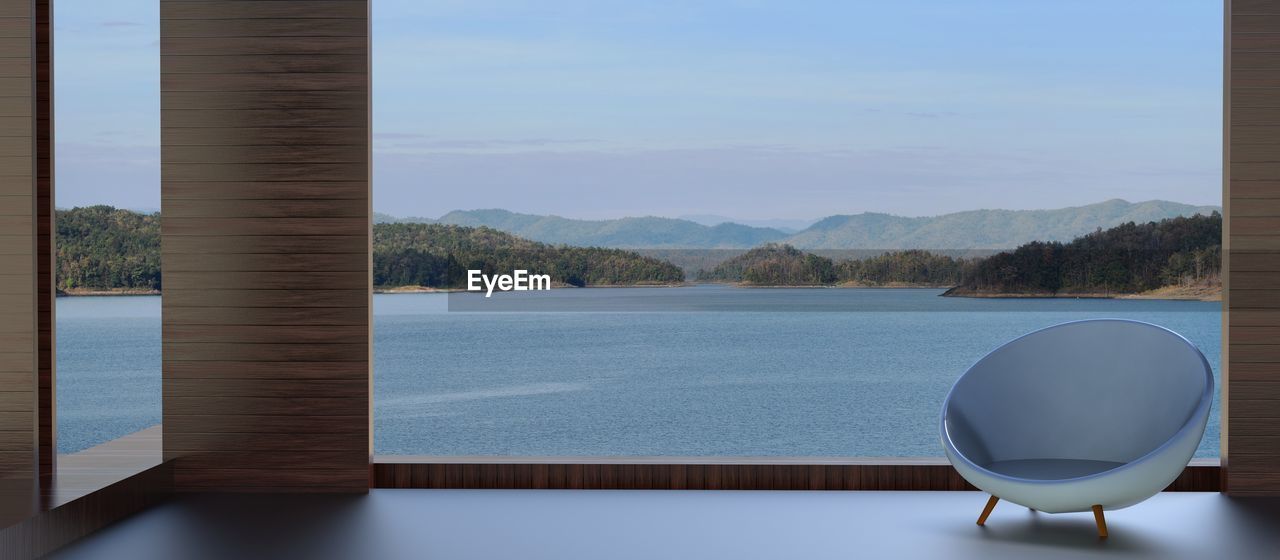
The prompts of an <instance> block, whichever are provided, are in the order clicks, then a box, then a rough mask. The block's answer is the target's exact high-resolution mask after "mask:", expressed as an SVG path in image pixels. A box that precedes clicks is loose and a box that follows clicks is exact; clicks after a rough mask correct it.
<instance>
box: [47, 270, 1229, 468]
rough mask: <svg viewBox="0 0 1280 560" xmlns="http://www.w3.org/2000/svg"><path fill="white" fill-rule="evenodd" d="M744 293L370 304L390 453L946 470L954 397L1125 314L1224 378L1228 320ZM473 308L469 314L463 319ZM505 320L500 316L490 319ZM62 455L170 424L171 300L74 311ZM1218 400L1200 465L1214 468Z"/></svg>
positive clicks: (1161, 306) (1109, 307)
mask: <svg viewBox="0 0 1280 560" xmlns="http://www.w3.org/2000/svg"><path fill="white" fill-rule="evenodd" d="M939 293H941V290H924V289H744V288H733V287H728V286H714V285H706V286H690V287H679V288H619V289H587V290H573V289H564V290H552V291H550V292H521V293H513V294H495V297H494V298H492V299H491V300H485V299H483V297H482V296H476V295H475V294H451V295H446V294H379V295H375V296H374V317H375V327H374V340H375V344H374V354H375V360H374V371H375V373H374V414H375V430H374V446H375V452H376V453H378V454H392V455H401V454H403V455H540V456H545V455H595V456H624V455H666V456H862V457H920V456H941V454H942V450H941V447H940V444H939V442H938V426H937V422H938V415H939V411H940V408H941V406H942V399H943V398H944V397H945V395H946V392H947V390H948V389H949V388H950V386H951V384H952V383H953V382H954V381H955V379H956V378H957V377H958V376H959V375H960V374H961V373H963V372H964V370H965V368H967V367H968V366H969V365H970V364H972V363H973V362H974V361H976V360H977V359H979V358H981V357H982V356H983V355H984V354H986V353H987V352H988V351H990V350H991V349H993V348H995V347H996V346H999V345H1000V344H1001V343H1003V342H1005V341H1007V340H1009V339H1011V338H1014V337H1016V336H1018V335H1020V334H1023V333H1025V332H1028V331H1031V330H1035V329H1038V328H1041V327H1045V326H1049V325H1052V324H1055V323H1059V322H1063V321H1070V320H1078V319H1086V318H1096V317H1122V318H1130V319H1137V320H1142V321H1149V322H1152V323H1156V324H1159V325H1163V326H1165V327H1168V328H1170V329H1173V330H1174V331H1177V332H1178V333H1180V334H1182V335H1183V336H1185V337H1187V338H1188V339H1189V340H1191V341H1192V342H1193V343H1195V344H1196V345H1197V346H1198V347H1200V349H1201V351H1203V352H1204V353H1205V356H1206V357H1207V358H1208V359H1209V362H1210V363H1211V364H1212V365H1213V366H1214V369H1215V373H1216V371H1217V370H1218V365H1219V361H1220V350H1221V348H1220V347H1221V305H1220V304H1219V303H1217V302H1192V301H1159V300H1076V299H1036V300H994V299H966V298H942V297H938V294H939ZM460 310H468V311H460ZM489 310H496V312H487V311H489ZM57 359H58V364H57V366H58V422H59V433H58V437H59V442H58V443H59V451H61V452H64V453H66V452H74V451H77V450H80V449H84V448H85V447H88V446H91V445H94V444H96V443H100V442H102V441H106V440H108V439H112V438H115V437H119V436H121V435H124V434H127V433H130V432H133V431H136V430H138V429H141V428H144V427H147V426H150V425H154V424H156V423H158V422H159V421H160V298H159V297H74V298H58V343H57ZM1218 433H1219V431H1218V413H1217V401H1216V400H1215V405H1214V412H1213V415H1212V417H1211V420H1210V425H1209V429H1208V430H1207V432H1206V435H1205V439H1204V441H1203V442H1202V444H1201V446H1200V450H1199V452H1198V453H1197V456H1198V457H1216V456H1217V455H1218Z"/></svg>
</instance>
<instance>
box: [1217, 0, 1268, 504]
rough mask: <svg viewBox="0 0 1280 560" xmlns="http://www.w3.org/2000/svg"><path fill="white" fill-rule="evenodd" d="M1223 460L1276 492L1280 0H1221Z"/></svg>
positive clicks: (1240, 487) (1247, 482)
mask: <svg viewBox="0 0 1280 560" xmlns="http://www.w3.org/2000/svg"><path fill="white" fill-rule="evenodd" d="M1226 16H1227V17H1226V33H1225V35H1226V39H1225V50H1226V56H1225V58H1224V61H1225V62H1224V68H1225V81H1226V84H1225V86H1226V91H1225V95H1224V106H1225V107H1224V111H1223V113H1224V125H1225V127H1226V138H1225V142H1224V156H1225V160H1226V161H1225V164H1224V173H1225V181H1224V183H1225V186H1224V188H1225V190H1226V193H1225V196H1224V198H1225V201H1224V210H1225V218H1226V221H1225V223H1224V226H1225V231H1226V235H1225V237H1226V238H1225V239H1224V245H1223V247H1224V248H1225V249H1226V251H1225V257H1224V258H1225V259H1226V260H1225V261H1224V263H1223V264H1224V270H1225V276H1224V279H1223V282H1224V287H1225V288H1226V290H1225V291H1224V301H1223V306H1224V309H1225V314H1226V316H1225V319H1224V324H1223V334H1224V342H1225V347H1224V348H1223V362H1224V363H1225V365H1226V367H1225V368H1224V370H1223V380H1224V381H1223V383H1224V387H1223V395H1224V399H1223V400H1224V402H1223V407H1222V415H1223V427H1222V435H1223V438H1222V441H1223V446H1222V462H1223V465H1224V467H1225V469H1224V471H1225V472H1226V473H1227V475H1226V476H1227V479H1226V490H1227V492H1228V493H1230V494H1233V495H1268V494H1280V1H1275V0H1269V1H1266V0H1228V1H1227V2H1226Z"/></svg>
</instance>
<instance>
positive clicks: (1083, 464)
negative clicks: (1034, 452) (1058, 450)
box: [983, 459, 1124, 480]
mask: <svg viewBox="0 0 1280 560" xmlns="http://www.w3.org/2000/svg"><path fill="white" fill-rule="evenodd" d="M1123 464H1124V463H1116V462H1112V461H1089V460H1084V459H1016V460H1012V461H995V462H992V463H990V464H987V465H983V468H985V469H987V470H989V471H991V472H994V473H999V474H1002V475H1005V476H1012V477H1017V478H1025V479H1028V480H1065V479H1068V478H1079V477H1082V476H1089V475H1091V474H1098V473H1100V472H1106V471H1109V470H1111V469H1114V468H1116V467H1119V466H1121V465H1123Z"/></svg>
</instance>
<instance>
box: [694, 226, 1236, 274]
mask: <svg viewBox="0 0 1280 560" xmlns="http://www.w3.org/2000/svg"><path fill="white" fill-rule="evenodd" d="M1221 267H1222V216H1221V215H1220V214H1218V213H1216V212H1215V213H1213V214H1211V215H1207V216H1206V215H1195V216H1189V217H1178V218H1169V219H1166V220H1162V221H1159V222H1149V223H1145V224H1136V223H1133V222H1129V223H1126V224H1122V225H1119V226H1116V227H1114V228H1111V229H1107V230H1102V229H1099V230H1098V231H1096V232H1094V233H1090V234H1088V235H1085V236H1082V237H1079V238H1077V239H1075V240H1073V241H1071V242H1069V243H1060V242H1050V243H1046V242H1040V241H1035V242H1031V243H1026V244H1024V245H1021V246H1019V247H1018V248H1016V249H1013V250H1011V251H1004V252H1001V253H997V254H995V255H991V256H989V257H977V258H967V259H966V258H955V257H951V256H947V255H940V254H936V253H931V252H929V251H924V250H907V251H891V252H887V253H884V254H881V255H878V256H873V257H869V258H865V259H845V260H840V261H833V260H832V259H829V258H825V257H821V256H818V255H814V254H811V253H807V252H804V251H801V250H799V249H796V248H795V247H792V246H790V245H779V244H768V245H764V246H761V247H757V248H755V249H752V250H750V251H748V252H746V253H744V254H742V255H739V256H737V257H734V258H732V259H729V260H727V261H725V262H723V263H721V264H720V265H718V266H716V267H715V268H713V269H711V270H704V271H702V272H701V273H700V274H699V278H701V279H704V280H709V281H720V282H741V283H744V284H749V285H758V286H830V285H853V286H891V285H913V286H936V287H953V289H952V290H951V291H950V292H948V293H950V294H953V295H966V294H1071V293H1080V294H1084V293H1089V294H1097V293H1114V294H1127V293H1138V292H1144V291H1148V290H1154V289H1157V288H1161V287H1165V286H1174V285H1188V284H1195V285H1214V284H1216V283H1217V282H1218V278H1219V273H1220V270H1221Z"/></svg>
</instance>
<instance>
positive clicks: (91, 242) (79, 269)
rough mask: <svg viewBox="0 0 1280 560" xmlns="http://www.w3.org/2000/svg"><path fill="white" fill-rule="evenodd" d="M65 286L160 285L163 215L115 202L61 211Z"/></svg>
mask: <svg viewBox="0 0 1280 560" xmlns="http://www.w3.org/2000/svg"><path fill="white" fill-rule="evenodd" d="M57 212H58V216H57V247H58V278H57V285H58V289H59V290H64V291H65V290H136V291H154V290H159V289H160V215H159V214H142V213H139V212H133V211H130V210H120V209H116V208H112V207H110V206H89V207H85V208H73V209H71V210H58V211H57Z"/></svg>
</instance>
